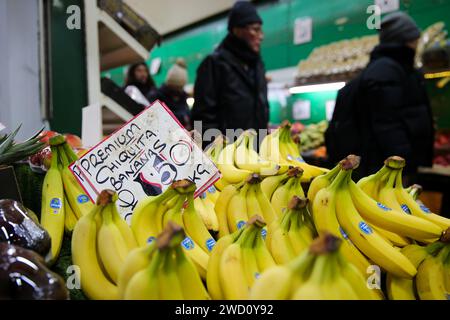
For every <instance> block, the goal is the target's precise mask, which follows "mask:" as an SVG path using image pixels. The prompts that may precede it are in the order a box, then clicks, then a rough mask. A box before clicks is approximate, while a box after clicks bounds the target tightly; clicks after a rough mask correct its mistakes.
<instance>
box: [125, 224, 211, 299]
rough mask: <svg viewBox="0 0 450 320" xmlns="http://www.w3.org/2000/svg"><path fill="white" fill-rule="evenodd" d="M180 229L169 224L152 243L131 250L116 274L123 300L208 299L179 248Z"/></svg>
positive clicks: (182, 232) (194, 272) (202, 286)
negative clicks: (118, 273)
mask: <svg viewBox="0 0 450 320" xmlns="http://www.w3.org/2000/svg"><path fill="white" fill-rule="evenodd" d="M185 238H186V235H185V234H184V231H183V229H182V228H181V227H180V226H179V225H177V224H175V223H173V222H172V221H169V222H168V223H167V224H166V226H165V228H164V230H163V232H162V233H161V234H159V235H158V237H157V238H156V240H155V241H153V242H151V243H150V244H147V245H145V246H143V247H141V248H137V249H134V250H133V251H132V252H131V253H130V254H129V255H128V257H127V259H126V260H125V264H124V266H123V267H122V269H121V271H120V275H119V284H118V289H119V295H120V297H121V298H122V299H126V300H208V299H210V296H209V294H208V292H207V291H206V289H205V287H204V285H203V282H202V279H201V277H200V275H199V273H198V271H197V269H196V267H195V265H194V263H193V262H192V261H191V259H190V258H188V257H187V256H186V254H185V252H184V251H183V249H182V245H181V243H182V241H184V239H185Z"/></svg>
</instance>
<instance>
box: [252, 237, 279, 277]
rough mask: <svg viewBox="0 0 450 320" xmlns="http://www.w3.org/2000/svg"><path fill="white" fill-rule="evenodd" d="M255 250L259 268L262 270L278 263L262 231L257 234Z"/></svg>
mask: <svg viewBox="0 0 450 320" xmlns="http://www.w3.org/2000/svg"><path fill="white" fill-rule="evenodd" d="M253 251H254V254H255V257H256V263H257V264H258V269H259V270H260V271H261V272H263V271H264V270H266V269H269V268H271V267H273V266H275V265H276V263H275V261H274V259H273V257H272V255H271V254H270V252H269V250H268V249H267V247H266V244H265V242H264V239H263V237H262V235H261V233H260V232H259V233H258V234H257V236H256V239H255V242H254V248H253Z"/></svg>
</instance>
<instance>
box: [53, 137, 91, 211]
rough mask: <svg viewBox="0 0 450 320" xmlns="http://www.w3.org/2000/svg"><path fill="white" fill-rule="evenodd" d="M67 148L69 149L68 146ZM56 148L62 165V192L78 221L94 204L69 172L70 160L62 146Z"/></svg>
mask: <svg viewBox="0 0 450 320" xmlns="http://www.w3.org/2000/svg"><path fill="white" fill-rule="evenodd" d="M64 145H67V143H64ZM67 147H68V148H69V149H70V147H69V146H68V145H67ZM58 148H59V150H58V152H59V155H60V157H61V159H62V165H63V166H62V170H61V177H62V181H63V185H64V191H65V193H66V195H67V199H68V200H69V203H70V207H71V208H72V210H73V212H74V213H75V215H76V216H77V218H78V219H79V218H81V217H82V216H83V215H85V214H87V213H88V212H90V211H91V210H92V208H93V207H94V204H93V203H92V202H91V201H90V199H89V197H88V196H87V195H86V193H85V192H84V190H83V189H82V187H81V186H80V184H79V183H78V181H76V179H75V177H74V176H73V174H72V172H71V171H70V169H69V164H70V160H69V159H70V158H69V157H68V155H67V154H66V153H65V149H66V148H64V147H63V146H60V147H58Z"/></svg>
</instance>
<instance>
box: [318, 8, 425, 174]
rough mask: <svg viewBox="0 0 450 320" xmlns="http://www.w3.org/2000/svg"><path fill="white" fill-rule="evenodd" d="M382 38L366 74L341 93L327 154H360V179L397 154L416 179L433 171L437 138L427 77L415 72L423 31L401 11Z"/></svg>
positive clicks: (387, 23) (393, 16)
mask: <svg viewBox="0 0 450 320" xmlns="http://www.w3.org/2000/svg"><path fill="white" fill-rule="evenodd" d="M379 38H380V44H379V45H378V46H377V47H375V48H374V50H373V51H372V53H371V59H370V62H369V64H368V66H367V67H366V69H365V70H364V71H363V72H362V73H361V75H360V76H359V77H357V78H356V79H355V80H353V81H351V82H350V83H349V84H347V86H346V87H344V88H343V89H342V90H341V91H340V92H339V94H338V97H337V100H336V107H335V112H334V114H333V119H332V121H331V122H330V127H329V130H328V132H327V134H326V138H327V149H328V151H329V155H330V159H331V160H332V161H333V162H337V161H339V160H340V158H342V156H343V154H344V153H346V154H347V153H355V154H358V155H360V156H361V157H362V159H361V160H362V162H361V166H360V169H359V176H365V175H368V174H371V173H374V172H375V171H377V170H378V169H380V167H381V166H383V161H384V160H385V159H386V158H387V157H389V156H393V155H397V156H401V157H403V158H405V159H406V163H407V167H406V168H405V169H406V173H407V174H408V175H414V174H415V173H416V172H417V167H418V166H431V164H432V156H433V137H434V129H433V120H432V114H431V108H430V103H429V100H428V96H427V93H426V89H425V85H424V79H423V75H422V74H421V73H420V72H419V71H418V70H416V69H415V68H414V57H415V53H416V48H417V44H418V40H419V38H420V30H419V28H418V27H417V25H416V23H415V22H414V20H412V19H411V18H410V17H409V16H408V15H407V14H405V13H403V12H396V13H393V14H390V15H387V16H386V17H385V18H384V19H383V20H382V22H381V29H380V31H379ZM349 106H354V107H352V110H350V109H349V108H350V107H349ZM347 110H348V111H349V112H348V113H349V114H346V111H347ZM352 123H353V127H354V128H353V129H351V124H352Z"/></svg>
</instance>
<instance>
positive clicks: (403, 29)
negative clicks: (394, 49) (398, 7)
mask: <svg viewBox="0 0 450 320" xmlns="http://www.w3.org/2000/svg"><path fill="white" fill-rule="evenodd" d="M419 38H420V29H419V27H418V26H417V24H416V23H415V22H414V20H413V19H412V18H411V17H410V16H409V15H407V14H406V13H403V12H395V13H392V14H389V15H387V16H386V17H384V18H383V20H382V21H381V29H380V42H381V43H401V44H405V43H407V42H409V41H413V40H416V39H419Z"/></svg>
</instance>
